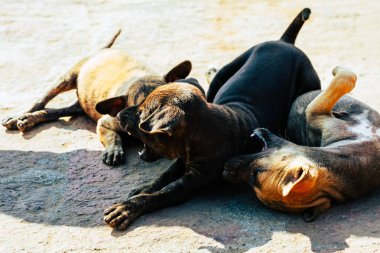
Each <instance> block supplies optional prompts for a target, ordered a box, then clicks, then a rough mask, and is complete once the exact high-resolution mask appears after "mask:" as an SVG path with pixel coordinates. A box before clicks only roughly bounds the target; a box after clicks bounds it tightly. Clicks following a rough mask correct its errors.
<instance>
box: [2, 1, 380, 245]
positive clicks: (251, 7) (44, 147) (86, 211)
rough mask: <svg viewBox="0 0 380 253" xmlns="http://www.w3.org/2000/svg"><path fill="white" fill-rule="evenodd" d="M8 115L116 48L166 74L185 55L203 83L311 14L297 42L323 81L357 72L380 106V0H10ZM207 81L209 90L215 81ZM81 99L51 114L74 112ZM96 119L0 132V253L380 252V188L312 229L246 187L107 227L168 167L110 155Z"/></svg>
mask: <svg viewBox="0 0 380 253" xmlns="http://www.w3.org/2000/svg"><path fill="white" fill-rule="evenodd" d="M1 2H2V3H1V6H2V7H1V9H0V55H1V57H0V76H1V83H0V115H2V116H1V118H4V117H5V116H8V115H13V114H17V113H19V112H22V111H23V110H25V109H27V108H28V107H29V106H30V105H31V104H32V102H33V101H34V100H35V99H36V98H38V97H39V96H40V95H41V93H42V92H43V91H45V90H46V89H48V87H49V86H51V85H52V84H53V83H54V80H55V79H56V78H57V77H58V76H59V75H60V74H62V73H64V72H65V71H66V70H67V69H68V67H69V66H70V65H72V64H73V63H75V62H76V61H77V60H79V59H80V58H82V57H83V56H85V55H88V54H90V53H91V52H95V51H96V50H97V49H99V48H101V47H102V46H103V45H104V44H105V43H106V42H107V41H108V40H109V38H110V37H111V36H112V35H113V33H114V32H115V31H116V30H117V29H118V28H122V29H123V33H122V34H121V36H120V37H119V39H118V40H117V43H116V47H118V48H122V49H125V50H126V51H128V52H130V53H131V54H132V55H134V56H135V57H136V58H139V59H140V60H142V61H144V62H146V63H147V64H148V65H149V66H151V67H152V69H155V70H157V72H158V73H162V74H164V73H165V72H166V71H167V70H168V69H170V68H171V67H172V66H174V65H175V64H177V63H179V62H181V61H182V60H184V59H189V60H191V61H192V62H193V66H194V69H193V72H192V74H191V76H193V77H196V78H198V79H199V81H200V82H201V83H202V84H205V78H204V72H205V70H206V69H207V68H208V66H210V65H215V66H222V65H223V64H225V63H227V62H229V61H231V60H232V59H233V58H234V57H236V56H237V55H238V54H240V53H241V52H243V51H244V50H246V49H247V48H249V47H250V46H252V45H254V44H257V43H260V42H262V41H266V40H273V39H277V38H279V37H280V35H281V34H282V32H283V31H284V30H285V28H286V27H287V25H288V24H289V23H290V21H291V20H292V19H293V18H294V16H295V15H296V14H297V13H298V12H299V11H300V10H301V9H302V8H303V7H310V8H311V9H312V16H311V19H310V20H309V21H307V23H306V24H305V26H304V27H303V29H302V31H301V33H300V35H299V37H298V40H297V42H296V45H297V46H298V47H299V48H301V49H302V50H303V51H304V52H305V53H306V54H308V55H309V57H310V59H311V61H312V62H313V64H314V66H315V68H316V70H317V72H318V74H319V75H320V78H321V80H322V82H323V84H324V86H325V85H327V83H328V82H329V80H330V79H331V74H330V73H331V70H332V69H333V67H334V66H336V65H344V66H348V67H351V68H352V69H353V70H355V71H356V73H358V76H359V80H358V83H357V88H356V89H355V90H354V92H353V93H352V95H353V96H354V97H356V98H359V99H360V100H362V101H363V102H366V103H368V104H369V105H370V106H372V107H373V108H375V109H377V110H380V100H379V99H378V97H379V96H380V86H379V84H378V80H380V78H379V77H380V71H379V66H380V16H379V12H380V2H378V1H369V0H368V1H354V0H347V1H289V2H284V1H252V2H250V1H204V0H203V1H153V0H151V1H145V2H141V1H137V0H129V1H122V0H116V1H103V0H94V1H90V2H87V3H86V4H85V3H82V1H78V0H76V1H75V0H73V1H58V0H57V1H38V2H36V1H34V2H32V1H26V0H25V1H22V0H14V1H1ZM205 87H207V86H206V85H205ZM74 97H75V95H74V93H72V92H69V93H68V94H64V95H62V96H59V97H57V98H56V99H55V100H54V101H53V102H52V106H54V107H60V106H64V105H67V104H68V103H70V102H71V101H72V100H73V99H74ZM101 150H102V146H101V144H100V143H99V141H98V140H97V137H96V134H95V123H94V122H92V121H91V120H90V119H88V118H86V117H76V118H72V119H69V118H65V119H63V120H60V121H59V122H53V123H49V124H45V125H42V126H40V127H37V128H35V129H34V130H32V131H30V132H28V133H26V134H21V133H18V132H10V131H6V130H5V129H0V252H311V251H315V252H380V191H379V190H377V191H375V192H373V193H371V194H369V195H367V196H366V197H363V198H361V199H360V200H357V201H352V202H349V203H347V204H345V205H339V206H335V207H334V208H333V209H331V210H329V211H328V212H326V213H325V214H323V215H322V216H321V217H320V218H319V219H318V220H317V221H315V222H313V223H304V222H303V221H302V218H301V216H300V215H291V214H284V213H280V212H277V211H273V210H271V209H268V208H266V207H265V206H263V205H262V204H261V203H260V202H259V201H258V200H257V199H256V198H255V197H254V196H253V194H251V193H250V192H248V190H247V189H237V188H235V187H232V186H229V185H220V186H211V187H210V188H208V189H205V190H204V191H203V192H202V193H200V194H199V195H198V196H197V197H194V198H193V199H191V200H189V201H188V202H186V203H185V204H182V205H179V206H176V207H172V208H167V209H164V210H161V211H159V212H156V213H152V214H149V215H145V216H143V217H141V218H139V219H138V220H137V221H136V222H135V223H133V225H132V226H131V227H130V228H129V229H128V230H127V231H125V232H117V231H113V230H112V229H110V228H109V227H107V226H105V225H104V224H103V222H102V212H103V209H104V208H105V207H107V206H109V205H110V204H112V203H114V202H116V201H120V200H123V199H124V198H125V196H126V195H127V194H128V192H129V191H130V190H131V189H132V188H134V187H136V186H137V185H140V184H142V183H146V182H148V181H149V180H151V179H152V178H154V177H155V176H156V175H158V174H159V173H160V172H161V171H163V170H164V169H165V168H166V167H167V166H168V164H170V162H169V161H159V162H156V163H153V164H146V163H144V162H142V161H140V160H139V159H138V158H137V156H136V153H137V150H138V147H135V148H131V149H129V150H128V152H127V153H128V159H127V163H126V164H125V165H123V166H119V167H116V168H110V167H108V166H106V165H103V164H102V162H101V161H100V158H99V156H100V154H101Z"/></svg>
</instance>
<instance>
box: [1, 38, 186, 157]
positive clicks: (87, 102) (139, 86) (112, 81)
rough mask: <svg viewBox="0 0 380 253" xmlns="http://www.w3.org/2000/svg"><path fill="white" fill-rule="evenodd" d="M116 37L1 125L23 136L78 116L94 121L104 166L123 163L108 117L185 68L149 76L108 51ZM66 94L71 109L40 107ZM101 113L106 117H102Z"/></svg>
mask: <svg viewBox="0 0 380 253" xmlns="http://www.w3.org/2000/svg"><path fill="white" fill-rule="evenodd" d="M119 34H120V31H118V33H117V34H115V36H114V37H113V38H112V40H111V41H110V42H109V43H108V44H107V46H106V47H104V49H103V50H101V51H100V52H98V53H97V54H95V55H93V56H91V57H86V58H84V59H82V60H81V61H79V62H78V63H77V64H75V65H74V67H72V68H71V69H70V70H69V71H68V72H67V73H66V74H64V75H63V76H62V77H61V78H59V80H58V81H57V84H56V85H54V87H53V88H51V89H49V90H48V92H47V93H46V94H45V95H44V96H43V97H41V98H40V99H38V100H37V102H36V103H35V104H34V105H33V106H32V108H31V109H30V110H28V111H27V112H26V113H24V114H23V115H21V116H17V117H8V118H6V119H5V120H4V121H3V122H2V124H3V126H5V127H6V128H8V129H11V130H20V131H22V132H24V131H27V130H29V129H30V128H32V127H33V126H35V125H37V124H39V123H42V122H46V121H53V120H58V119H59V118H60V117H65V116H74V115H78V114H82V113H83V112H84V113H86V114H87V115H88V116H90V117H91V118H92V119H93V120H95V121H97V122H98V124H97V134H98V136H99V139H100V141H101V142H102V143H103V145H104V147H105V152H104V154H103V161H104V163H106V164H108V165H117V164H119V163H121V162H123V160H124V152H123V148H122V140H121V137H120V136H119V134H118V132H119V131H120V130H121V129H120V127H119V123H118V121H117V120H116V118H114V117H112V116H115V115H116V114H117V113H118V112H119V111H120V110H122V109H124V108H125V107H129V106H134V105H138V104H140V103H141V102H142V101H143V100H144V99H145V98H146V97H147V95H148V94H149V93H150V92H151V91H153V90H154V89H155V88H157V87H158V86H160V85H162V84H166V83H170V82H173V81H176V80H178V79H182V78H185V77H186V76H187V75H188V74H189V73H190V71H191V63H190V62H189V61H184V62H182V63H181V64H179V65H178V66H176V67H174V68H173V69H172V70H171V71H169V72H168V73H167V74H166V75H164V76H159V75H155V74H154V73H153V72H152V71H151V70H149V69H148V68H147V67H146V66H144V65H143V64H141V63H139V62H138V61H136V60H135V59H133V58H132V57H131V56H129V55H128V54H127V53H125V52H123V51H120V50H116V49H110V47H111V46H112V45H113V43H114V41H115V39H116V38H117V36H118V35H119ZM72 89H77V97H78V101H77V102H75V103H74V104H73V105H71V106H69V107H66V108H61V109H48V108H45V106H46V104H47V103H48V102H49V101H50V100H51V99H53V98H54V97H55V96H56V95H58V94H59V93H62V92H65V91H68V90H72ZM111 107H112V110H110V109H109V108H111ZM105 111H107V113H108V114H109V115H111V116H108V115H107V116H102V115H101V113H104V112H105Z"/></svg>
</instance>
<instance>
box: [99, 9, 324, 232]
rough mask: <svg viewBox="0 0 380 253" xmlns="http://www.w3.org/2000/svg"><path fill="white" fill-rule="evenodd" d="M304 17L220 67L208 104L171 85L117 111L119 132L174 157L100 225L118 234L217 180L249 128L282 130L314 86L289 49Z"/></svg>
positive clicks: (310, 71) (309, 69) (298, 54)
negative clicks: (277, 37) (296, 102)
mask: <svg viewBox="0 0 380 253" xmlns="http://www.w3.org/2000/svg"><path fill="white" fill-rule="evenodd" d="M309 14H310V10H309V9H305V10H303V11H302V12H301V13H300V14H299V15H298V16H297V17H296V18H295V20H294V21H293V22H292V23H291V25H290V26H289V28H288V29H287V30H286V31H285V33H284V35H283V36H282V37H281V39H280V40H278V41H270V42H264V43H261V44H259V45H256V46H254V47H252V48H251V49H249V50H247V51H246V52H244V53H243V54H242V55H240V56H239V57H237V58H236V59H235V60H233V61H232V62H231V63H229V64H227V65H226V66H224V67H223V68H222V69H221V70H220V71H219V72H218V73H217V74H216V76H215V78H214V79H213V81H212V83H211V84H210V88H209V91H208V96H207V100H208V101H209V102H213V103H208V101H206V98H205V96H204V95H203V93H202V92H201V90H200V89H198V88H197V87H195V86H193V85H185V84H181V83H173V84H167V85H162V86H160V87H158V88H156V89H155V90H154V91H153V92H152V93H151V94H149V95H148V97H147V98H146V99H145V101H144V102H143V103H142V104H141V105H139V106H133V107H130V108H126V109H124V110H123V111H121V112H119V113H118V115H117V118H118V119H119V121H120V126H121V128H122V129H124V130H125V131H127V132H129V133H131V134H132V135H134V136H136V137H138V138H139V139H141V140H142V141H143V142H144V143H145V145H146V147H147V148H149V149H150V150H153V151H154V152H156V153H158V154H160V155H162V156H165V157H167V158H169V159H174V158H178V159H177V160H176V161H175V162H174V164H173V165H172V166H171V167H170V168H169V169H168V170H167V171H166V172H165V173H163V174H162V175H161V176H160V177H159V178H158V179H156V180H155V181H154V182H152V183H151V184H149V185H146V186H143V187H141V188H138V189H136V190H134V191H132V192H131V194H130V198H129V199H127V200H126V201H125V202H123V203H119V204H115V205H113V206H112V207H110V208H108V209H107V210H106V211H105V217H104V220H105V222H106V223H107V224H109V225H110V226H111V227H117V228H118V229H125V228H126V227H127V226H128V225H129V224H130V223H131V222H132V221H133V220H135V219H136V218H137V217H138V216H140V215H142V214H145V213H147V212H152V211H154V210H157V209H160V208H164V207H167V206H170V205H175V204H178V203H180V202H183V201H185V200H187V199H188V198H189V197H190V196H191V195H192V194H194V193H195V192H196V191H197V190H199V189H201V188H203V187H205V186H207V185H209V184H210V183H212V182H215V181H217V180H219V179H221V173H222V171H223V167H224V164H225V162H227V161H228V160H229V159H230V158H232V157H234V156H236V155H239V154H241V152H242V151H243V147H244V141H245V140H246V139H247V138H248V137H249V135H250V133H251V131H252V129H254V128H256V127H257V126H262V127H264V126H267V127H269V128H270V129H273V130H277V131H278V132H282V131H283V130H284V129H283V126H286V122H287V116H288V114H289V109H290V107H291V104H292V103H293V101H294V99H295V98H296V97H297V96H299V95H301V94H303V93H305V92H308V91H311V90H316V89H319V88H320V82H319V78H318V76H317V74H316V73H315V70H314V68H313V66H312V65H311V63H310V61H309V59H308V58H307V56H306V55H305V54H304V53H303V52H302V51H301V50H299V49H298V48H296V47H295V46H294V44H293V43H294V41H295V39H296V36H297V34H298V32H299V30H300V29H301V27H302V25H303V23H304V21H305V20H307V18H308V17H309Z"/></svg>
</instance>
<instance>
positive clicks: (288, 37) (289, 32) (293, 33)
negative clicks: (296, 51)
mask: <svg viewBox="0 0 380 253" xmlns="http://www.w3.org/2000/svg"><path fill="white" fill-rule="evenodd" d="M310 13H311V10H310V9H309V8H305V9H303V10H302V11H301V12H300V13H299V14H298V15H297V17H296V18H295V19H294V20H293V22H292V23H291V24H290V25H289V27H288V28H287V29H286V31H285V32H284V34H283V35H282V36H281V39H280V40H282V41H284V42H287V43H291V44H294V42H295V41H296V38H297V35H298V33H299V31H300V30H301V28H302V25H303V23H305V21H306V20H308V19H309V16H310Z"/></svg>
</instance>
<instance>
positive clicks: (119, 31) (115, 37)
mask: <svg viewBox="0 0 380 253" xmlns="http://www.w3.org/2000/svg"><path fill="white" fill-rule="evenodd" d="M120 33H121V29H119V30H118V31H117V32H116V34H115V35H114V36H113V37H112V39H111V40H110V42H108V44H107V45H106V46H105V47H103V48H110V47H112V45H113V43H114V42H115V40H116V39H117V37H119V35H120Z"/></svg>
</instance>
